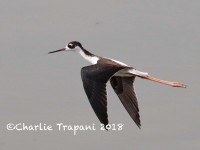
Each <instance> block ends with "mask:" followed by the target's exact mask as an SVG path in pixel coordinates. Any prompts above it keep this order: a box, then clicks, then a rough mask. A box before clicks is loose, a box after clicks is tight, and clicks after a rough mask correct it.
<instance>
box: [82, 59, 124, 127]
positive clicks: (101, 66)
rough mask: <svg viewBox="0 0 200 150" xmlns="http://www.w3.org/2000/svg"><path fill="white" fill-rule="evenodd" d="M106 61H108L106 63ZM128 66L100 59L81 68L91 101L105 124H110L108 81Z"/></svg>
mask: <svg viewBox="0 0 200 150" xmlns="http://www.w3.org/2000/svg"><path fill="white" fill-rule="evenodd" d="M105 61H107V62H106V63H105ZM124 68H126V66H120V65H116V63H113V62H111V61H109V60H104V61H99V62H98V64H96V65H91V66H86V67H83V68H82V69H81V77H82V81H83V87H84V89H85V92H86V94H87V97H88V99H89V102H90V104H91V106H92V108H93V110H94V112H95V114H96V115H97V117H98V118H99V120H100V122H101V123H103V124H104V125H107V124H108V114H107V93H106V83H107V81H108V80H109V79H110V78H111V77H112V76H113V74H114V73H116V72H117V71H119V70H121V69H124Z"/></svg>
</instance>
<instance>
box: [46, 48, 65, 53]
mask: <svg viewBox="0 0 200 150" xmlns="http://www.w3.org/2000/svg"><path fill="white" fill-rule="evenodd" d="M64 50H65V48H62V49H59V50H56V51H52V52H49V53H48V54H51V53H56V52H60V51H64Z"/></svg>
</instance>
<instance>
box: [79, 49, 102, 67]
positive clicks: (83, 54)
mask: <svg viewBox="0 0 200 150" xmlns="http://www.w3.org/2000/svg"><path fill="white" fill-rule="evenodd" d="M76 49H77V52H78V53H79V54H81V56H82V57H83V58H84V59H85V60H87V61H89V62H90V63H92V64H97V61H98V60H99V57H97V56H88V55H86V54H85V53H84V52H83V50H82V49H80V48H78V47H77V48H76Z"/></svg>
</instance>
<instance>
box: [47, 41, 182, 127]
mask: <svg viewBox="0 0 200 150" xmlns="http://www.w3.org/2000/svg"><path fill="white" fill-rule="evenodd" d="M59 51H73V52H78V53H80V54H81V56H82V57H83V58H85V59H86V60H87V61H89V62H90V63H92V65H90V66H86V67H83V68H82V69H81V77H82V81H83V87H84V89H85V92H86V94H87V97H88V99H89V101H90V104H91V106H92V108H93V110H94V112H95V113H96V115H97V117H98V118H99V120H100V122H101V123H103V124H104V125H105V126H106V125H107V124H108V114H107V94H106V83H107V82H108V80H110V83H111V86H112V87H113V89H114V91H115V93H116V94H117V95H118V97H119V99H120V100H121V102H122V104H123V105H124V107H125V108H126V110H127V112H128V113H129V115H130V116H131V118H132V119H133V120H134V122H135V123H136V125H137V126H138V127H139V128H140V126H141V124H140V115H139V108H138V102H137V98H136V95H135V92H134V88H133V82H134V79H135V77H136V76H137V77H140V78H143V79H148V80H151V81H155V82H158V83H162V84H166V85H170V86H173V87H186V85H184V84H183V83H179V82H170V81H165V80H160V79H157V78H154V77H151V76H150V75H148V73H145V72H141V71H138V70H136V69H134V68H133V67H131V66H128V65H126V64H124V63H122V62H119V61H117V60H114V59H110V58H105V57H100V56H96V55H94V54H92V53H90V52H89V51H87V50H86V49H84V48H83V46H82V45H81V43H79V42H77V41H72V42H70V43H68V44H67V45H66V47H65V48H62V49H59V50H56V51H52V52H49V53H55V52H59Z"/></svg>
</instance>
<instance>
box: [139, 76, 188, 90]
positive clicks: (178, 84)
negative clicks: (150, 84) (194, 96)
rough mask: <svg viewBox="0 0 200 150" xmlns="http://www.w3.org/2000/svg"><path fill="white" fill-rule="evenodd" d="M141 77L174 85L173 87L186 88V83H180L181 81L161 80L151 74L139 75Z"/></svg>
mask: <svg viewBox="0 0 200 150" xmlns="http://www.w3.org/2000/svg"><path fill="white" fill-rule="evenodd" d="M139 77H141V78H143V79H147V80H151V81H154V82H158V83H161V84H166V85H170V86H173V87H180V88H186V85H185V84H183V83H180V82H171V81H166V80H161V79H158V78H155V77H152V76H149V75H144V76H139Z"/></svg>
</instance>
